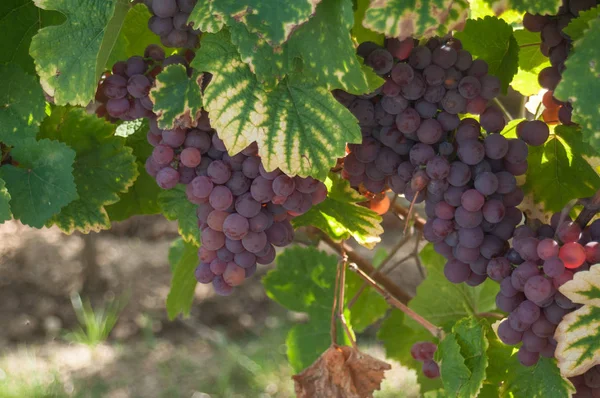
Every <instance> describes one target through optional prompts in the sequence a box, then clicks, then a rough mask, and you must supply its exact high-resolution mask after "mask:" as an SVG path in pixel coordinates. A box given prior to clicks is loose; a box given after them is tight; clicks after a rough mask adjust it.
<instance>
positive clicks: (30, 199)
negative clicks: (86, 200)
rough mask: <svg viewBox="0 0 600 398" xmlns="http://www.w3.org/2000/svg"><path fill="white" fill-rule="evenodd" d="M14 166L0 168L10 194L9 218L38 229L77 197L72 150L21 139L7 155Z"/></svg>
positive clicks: (52, 142)
mask: <svg viewBox="0 0 600 398" xmlns="http://www.w3.org/2000/svg"><path fill="white" fill-rule="evenodd" d="M10 154H11V156H12V158H13V159H14V160H15V161H16V162H18V164H19V165H18V166H13V165H10V164H7V165H4V166H2V168H0V178H2V179H4V181H5V182H6V188H7V189H8V192H10V196H11V199H10V207H11V209H12V212H13V216H14V217H15V218H16V219H18V220H21V222H22V223H23V224H25V225H29V226H31V227H35V228H42V227H43V226H44V224H45V223H46V221H48V220H49V219H50V218H51V217H52V216H53V215H54V214H56V213H58V212H59V211H60V209H61V208H63V207H64V206H66V205H67V204H68V203H70V202H71V201H73V200H76V199H77V198H78V196H77V190H76V187H75V182H74V181H73V162H74V160H75V151H73V150H72V149H71V148H69V147H68V146H66V145H65V144H63V143H61V142H57V141H50V140H40V141H35V140H34V139H33V138H29V139H27V140H23V141H22V142H21V143H20V144H19V145H18V146H16V147H15V148H13V149H12V150H11V152H10Z"/></svg>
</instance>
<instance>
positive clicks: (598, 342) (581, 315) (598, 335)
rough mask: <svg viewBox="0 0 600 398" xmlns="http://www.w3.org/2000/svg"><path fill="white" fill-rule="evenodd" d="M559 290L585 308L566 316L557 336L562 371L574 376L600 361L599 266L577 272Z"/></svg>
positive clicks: (557, 350)
mask: <svg viewBox="0 0 600 398" xmlns="http://www.w3.org/2000/svg"><path fill="white" fill-rule="evenodd" d="M559 290H560V292H561V293H562V294H564V295H565V296H567V297H568V298H569V299H571V300H572V301H573V302H574V303H577V304H583V307H581V308H579V309H578V310H575V311H573V312H571V313H568V314H567V315H565V316H564V318H563V319H562V321H561V322H560V324H559V325H558V327H557V329H556V333H555V334H554V338H555V339H556V341H557V342H558V345H557V346H556V354H555V356H556V358H557V359H558V366H559V367H560V371H561V373H562V374H563V375H564V376H566V377H573V376H577V375H580V374H583V373H585V372H586V371H587V370H588V369H590V368H591V367H593V366H595V365H598V364H600V265H598V264H596V265H594V266H592V267H591V268H590V270H589V271H581V272H577V273H576V274H575V276H574V278H573V280H571V281H569V282H567V283H565V284H564V285H562V286H561V287H560V288H559Z"/></svg>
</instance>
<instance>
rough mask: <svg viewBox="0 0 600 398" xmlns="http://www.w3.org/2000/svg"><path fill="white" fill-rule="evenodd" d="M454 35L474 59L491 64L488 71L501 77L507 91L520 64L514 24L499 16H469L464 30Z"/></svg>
mask: <svg viewBox="0 0 600 398" xmlns="http://www.w3.org/2000/svg"><path fill="white" fill-rule="evenodd" d="M455 36H456V38H458V39H459V40H460V41H461V42H462V44H463V47H464V48H465V49H466V50H468V51H470V52H471V54H473V57H474V58H479V59H483V60H484V61H486V62H487V63H488V66H489V70H488V73H489V74H490V75H494V76H497V77H498V78H499V79H500V81H501V82H502V92H503V93H505V94H506V92H507V89H508V85H509V84H510V82H511V81H512V79H513V77H514V75H515V74H516V73H517V70H518V63H519V44H518V43H517V40H516V39H515V37H514V36H513V29H512V27H511V26H510V25H509V24H507V23H506V22H505V21H503V20H501V19H499V18H496V17H489V16H488V17H485V18H483V19H469V20H468V21H467V23H466V25H465V28H464V29H463V30H462V32H457V33H456V34H455Z"/></svg>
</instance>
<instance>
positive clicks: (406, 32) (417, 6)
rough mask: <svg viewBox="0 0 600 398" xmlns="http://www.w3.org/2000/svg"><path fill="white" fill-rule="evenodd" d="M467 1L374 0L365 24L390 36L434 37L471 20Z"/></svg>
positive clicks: (403, 37) (402, 37)
mask: <svg viewBox="0 0 600 398" xmlns="http://www.w3.org/2000/svg"><path fill="white" fill-rule="evenodd" d="M468 8H469V3H468V2H467V1H466V0H430V1H427V2H418V1H416V0H372V1H371V5H370V7H369V8H368V9H367V11H366V13H365V19H364V20H363V26H365V27H366V28H368V29H371V30H373V31H375V32H379V33H383V34H385V35H386V36H388V37H398V38H400V39H405V38H408V37H411V36H416V37H419V38H421V37H432V36H436V35H444V34H446V33H448V32H449V31H451V30H454V29H458V28H459V27H460V26H461V25H462V24H463V23H464V22H465V20H466V19H467V15H468V11H469V10H468Z"/></svg>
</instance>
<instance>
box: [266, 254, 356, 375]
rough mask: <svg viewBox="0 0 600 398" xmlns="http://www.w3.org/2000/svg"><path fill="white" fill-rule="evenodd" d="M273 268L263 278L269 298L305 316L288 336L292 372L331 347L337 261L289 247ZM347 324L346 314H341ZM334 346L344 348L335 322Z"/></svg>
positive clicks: (287, 343) (347, 313)
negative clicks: (306, 316)
mask: <svg viewBox="0 0 600 398" xmlns="http://www.w3.org/2000/svg"><path fill="white" fill-rule="evenodd" d="M276 262H277V268H275V269H274V270H271V271H269V273H268V274H267V275H266V276H265V277H264V278H263V280H262V281H263V285H264V287H265V291H266V293H267V295H268V296H269V298H271V299H272V300H274V301H276V302H277V303H279V304H281V305H282V306H284V307H286V308H287V309H289V310H292V311H297V312H306V313H308V315H309V317H310V320H309V322H308V323H304V324H300V325H296V326H294V327H292V329H291V330H290V331H289V332H288V335H287V339H286V346H287V356H288V360H289V362H290V364H291V365H292V368H293V369H294V370H295V371H296V372H300V371H301V370H302V369H304V368H306V367H308V366H309V365H310V364H311V363H313V362H314V361H315V360H316V359H317V358H318V357H319V356H320V355H321V354H322V353H323V352H324V351H325V350H326V349H327V347H329V346H330V344H331V337H330V327H331V307H332V305H333V297H334V290H335V276H336V270H337V262H338V260H337V257H336V256H333V255H327V254H326V253H325V252H322V251H319V250H317V249H315V248H313V247H306V248H300V247H290V248H288V249H286V250H285V251H284V252H283V253H282V254H280V255H279V256H277V260H276ZM345 316H346V320H347V321H350V318H349V311H346V312H345ZM337 330H338V342H339V343H340V344H348V343H349V340H348V338H347V336H345V334H344V333H343V330H342V327H341V325H340V324H339V322H338V328H337Z"/></svg>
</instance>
